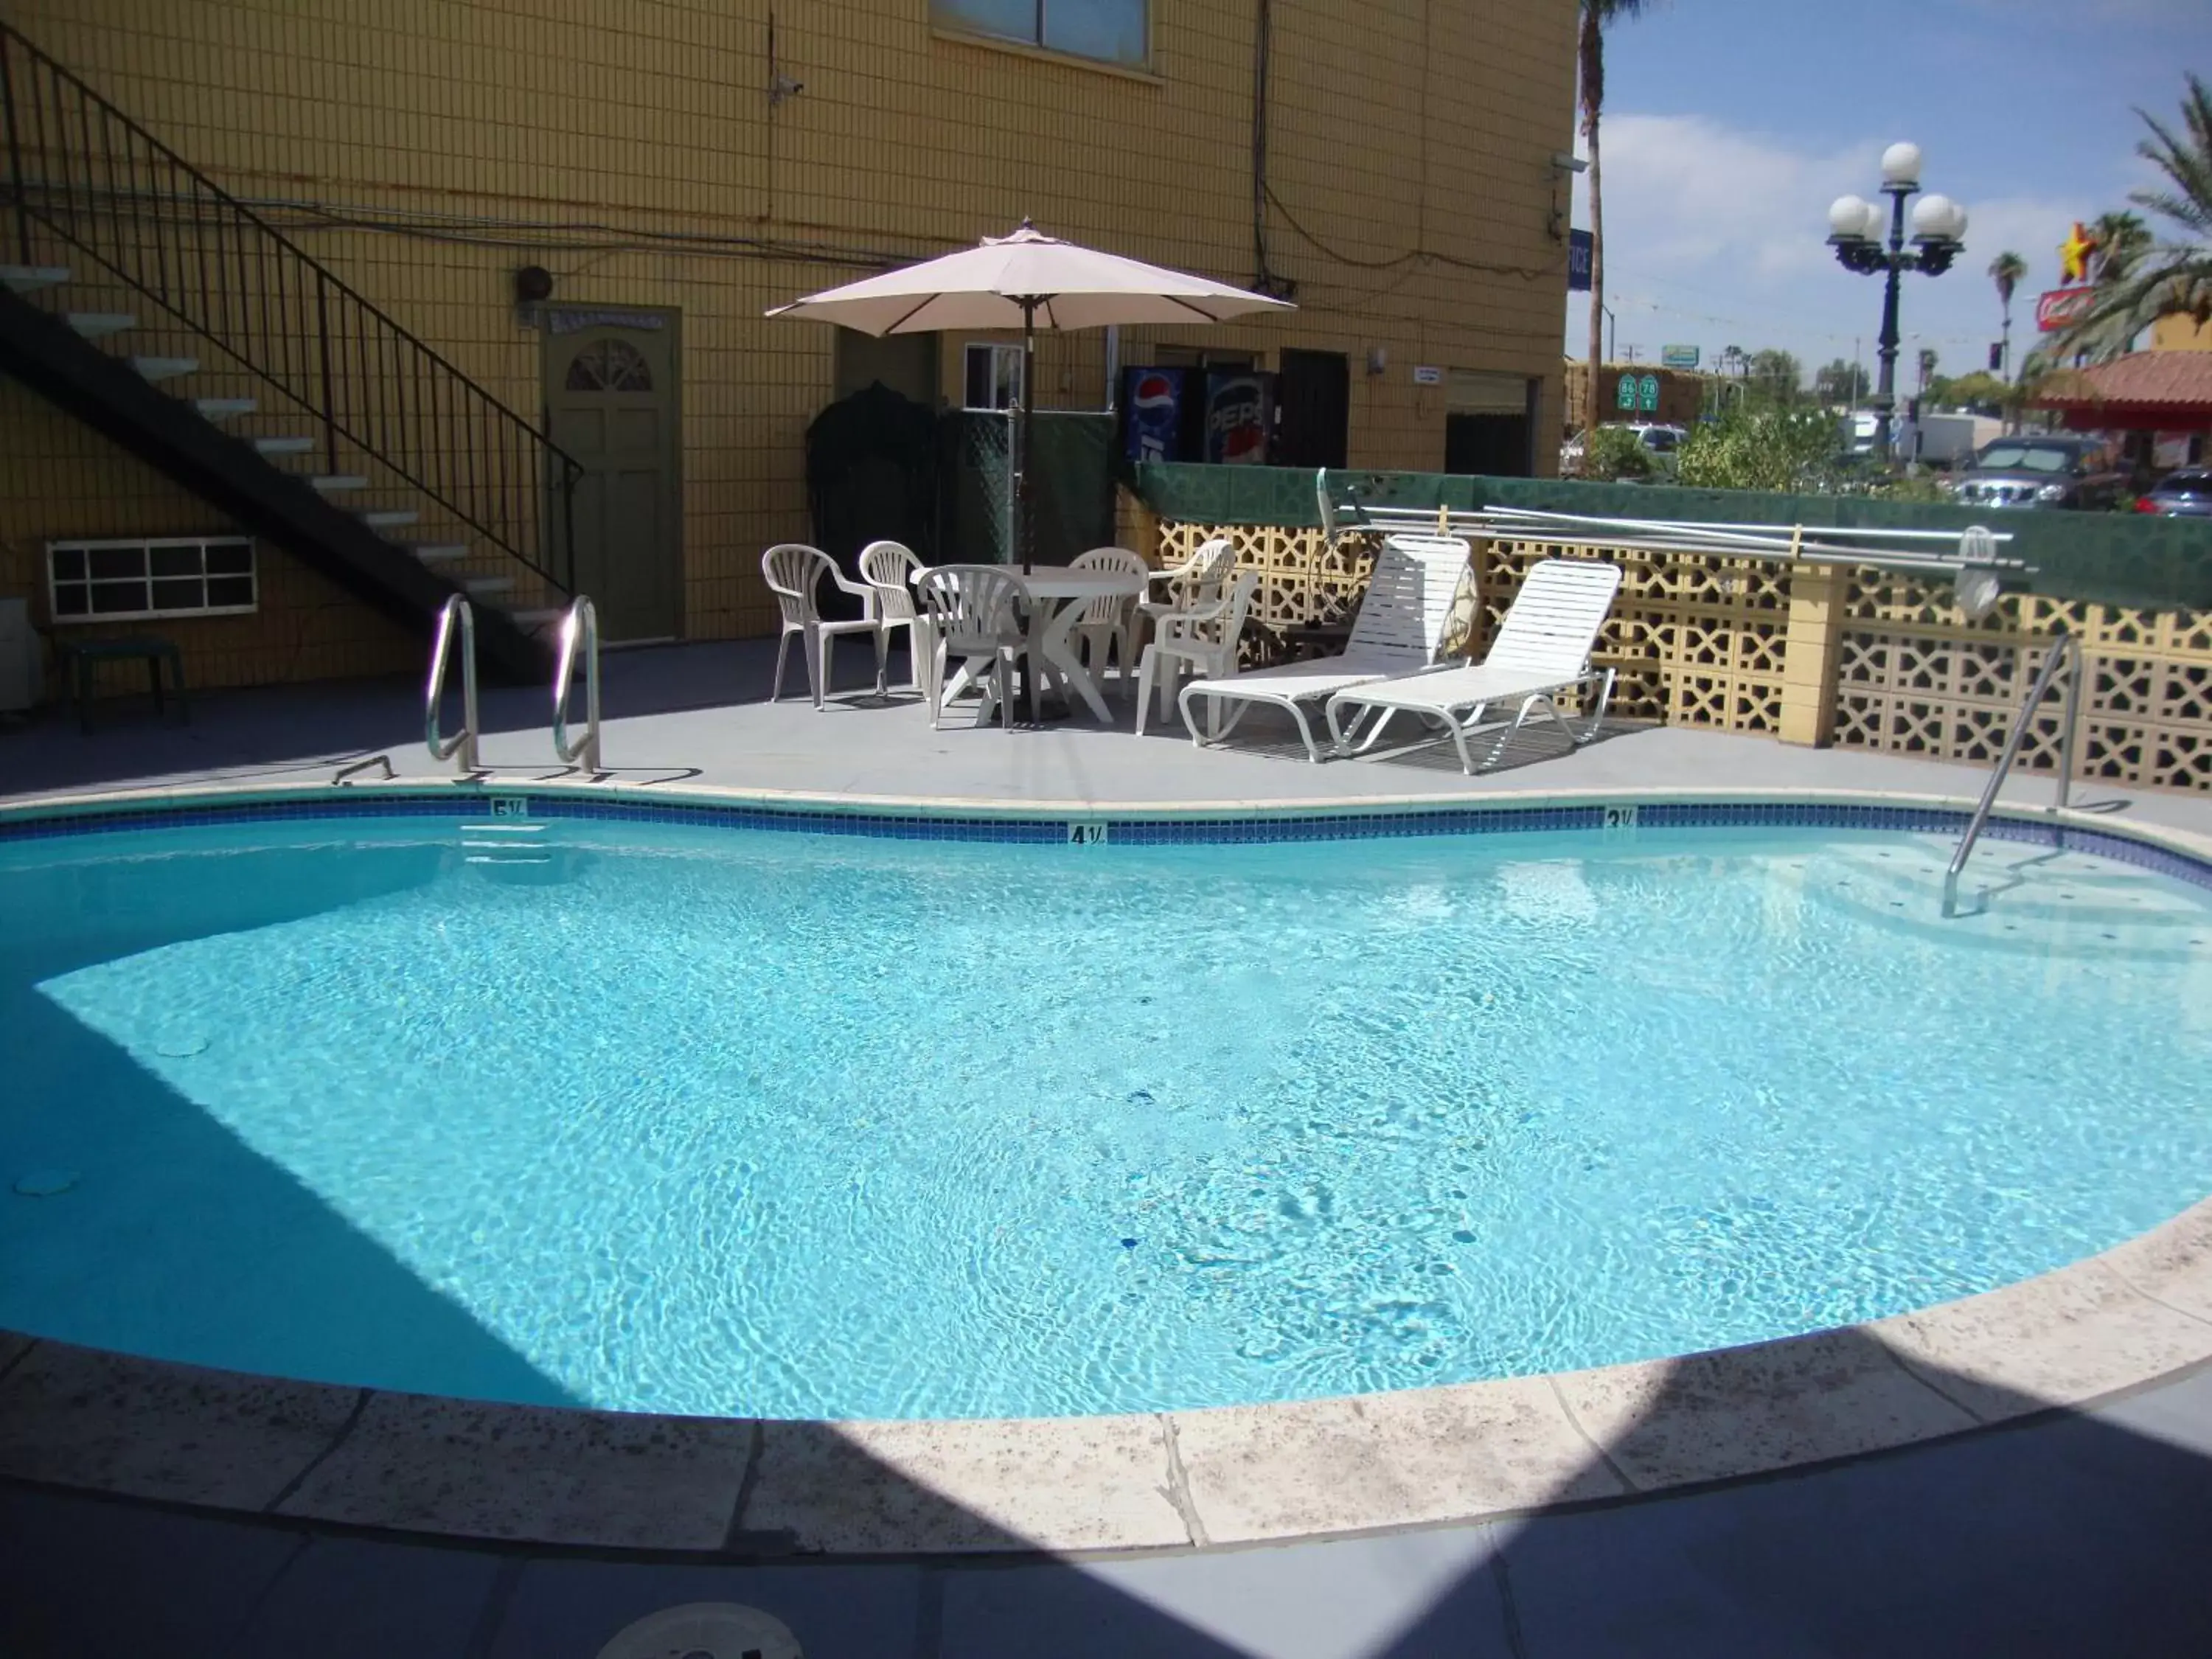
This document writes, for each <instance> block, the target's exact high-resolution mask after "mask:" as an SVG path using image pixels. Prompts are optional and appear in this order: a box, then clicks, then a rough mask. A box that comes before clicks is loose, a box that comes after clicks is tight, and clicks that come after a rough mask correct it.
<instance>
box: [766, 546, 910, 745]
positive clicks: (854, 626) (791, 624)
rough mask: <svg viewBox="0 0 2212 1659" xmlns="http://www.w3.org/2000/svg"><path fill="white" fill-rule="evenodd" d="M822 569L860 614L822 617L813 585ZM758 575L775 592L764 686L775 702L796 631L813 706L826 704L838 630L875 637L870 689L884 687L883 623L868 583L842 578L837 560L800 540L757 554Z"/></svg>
mask: <svg viewBox="0 0 2212 1659" xmlns="http://www.w3.org/2000/svg"><path fill="white" fill-rule="evenodd" d="M825 573H826V574H828V576H829V580H831V581H833V582H835V583H836V585H837V586H839V587H840V588H842V589H843V590H844V591H845V592H848V593H850V594H853V595H854V596H855V597H856V598H857V599H859V600H860V607H861V610H860V616H858V617H854V618H852V619H851V620H849V621H843V622H825V621H824V620H823V617H822V612H821V611H820V609H819V607H817V605H816V604H815V599H814V593H815V590H816V589H817V588H818V587H819V586H821V585H822V578H823V574H825ZM761 575H762V577H763V579H765V580H766V581H767V583H768V591H769V592H771V593H773V594H775V604H776V609H777V610H778V611H781V613H782V617H783V632H782V633H781V635H778V637H777V639H776V642H775V684H774V686H773V687H772V688H771V689H770V690H769V694H768V696H769V702H776V701H777V700H778V699H780V698H781V696H783V669H784V664H785V662H786V660H787V659H788V657H789V654H790V651H791V641H792V637H793V635H797V636H798V637H799V639H800V640H801V641H803V642H804V649H805V653H806V683H807V684H808V685H809V686H810V687H811V688H812V690H813V692H814V707H815V708H816V709H817V711H818V710H820V709H823V708H827V707H828V706H829V705H828V702H827V701H826V699H827V697H828V696H829V665H830V652H831V649H832V647H834V646H835V644H836V639H837V636H838V635H841V634H868V635H873V636H874V638H875V641H876V690H877V691H878V694H880V693H881V692H882V691H883V690H884V678H885V675H884V671H885V667H886V662H885V653H884V629H883V624H882V623H880V622H878V621H877V620H876V594H875V590H874V589H873V588H872V587H866V586H862V585H861V584H860V583H858V582H849V581H847V580H845V573H844V572H843V571H842V570H840V569H838V568H837V562H836V560H835V559H833V558H831V557H830V556H829V555H828V554H827V553H824V552H823V550H821V549H820V548H818V547H808V546H806V545H805V544H804V543H800V542H779V543H777V544H775V546H774V547H771V548H770V549H769V550H768V551H767V552H765V553H763V554H762V555H761Z"/></svg>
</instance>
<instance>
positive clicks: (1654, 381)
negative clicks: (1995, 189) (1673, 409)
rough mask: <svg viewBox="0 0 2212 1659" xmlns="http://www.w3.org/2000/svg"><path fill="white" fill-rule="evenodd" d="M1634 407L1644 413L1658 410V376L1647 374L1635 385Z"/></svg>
mask: <svg viewBox="0 0 2212 1659" xmlns="http://www.w3.org/2000/svg"><path fill="white" fill-rule="evenodd" d="M1636 407H1637V408H1638V409H1639V410H1642V411H1643V412H1644V414H1646V415H1656V414H1657V413H1658V412H1659V377H1658V376H1657V375H1656V374H1647V375H1645V376H1644V378H1643V380H1641V381H1639V382H1638V384H1637V387H1636Z"/></svg>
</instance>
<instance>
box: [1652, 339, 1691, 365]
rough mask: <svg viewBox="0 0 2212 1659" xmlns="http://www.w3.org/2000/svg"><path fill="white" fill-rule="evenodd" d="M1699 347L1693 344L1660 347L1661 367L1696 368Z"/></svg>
mask: <svg viewBox="0 0 2212 1659" xmlns="http://www.w3.org/2000/svg"><path fill="white" fill-rule="evenodd" d="M1697 366H1698V349H1697V347H1695V346H1693V345H1671V346H1661V347H1660V348H1659V367H1660V368H1696V367H1697Z"/></svg>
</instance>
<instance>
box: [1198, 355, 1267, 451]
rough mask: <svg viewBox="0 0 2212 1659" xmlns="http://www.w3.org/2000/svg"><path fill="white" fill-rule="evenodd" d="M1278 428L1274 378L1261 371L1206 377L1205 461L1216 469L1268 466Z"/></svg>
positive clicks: (1219, 372)
mask: <svg viewBox="0 0 2212 1659" xmlns="http://www.w3.org/2000/svg"><path fill="white" fill-rule="evenodd" d="M1274 424H1275V377H1274V376H1273V374H1267V373H1264V372H1263V371H1261V370H1258V369H1249V368H1234V369H1231V368H1217V369H1210V370H1208V371H1207V373H1206V426H1205V447H1204V450H1203V452H1202V459H1205V460H1206V461H1209V462H1211V463H1212V464H1213V465H1217V466H1265V465H1267V435H1268V434H1269V433H1270V432H1272V431H1273V429H1274Z"/></svg>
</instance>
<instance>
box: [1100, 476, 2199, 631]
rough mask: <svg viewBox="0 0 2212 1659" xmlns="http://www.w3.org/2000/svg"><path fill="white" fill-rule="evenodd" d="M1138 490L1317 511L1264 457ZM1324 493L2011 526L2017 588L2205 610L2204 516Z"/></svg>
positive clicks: (1723, 518) (1646, 493) (1820, 500)
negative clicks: (2022, 570)
mask: <svg viewBox="0 0 2212 1659" xmlns="http://www.w3.org/2000/svg"><path fill="white" fill-rule="evenodd" d="M1134 488H1135V491H1136V494H1137V495H1138V497H1139V499H1140V500H1141V501H1143V502H1144V503H1145V505H1146V507H1150V508H1151V509H1152V511H1153V512H1154V513H1158V514H1159V515H1160V517H1162V518H1164V519H1169V520H1174V521H1176V522H1177V523H1182V524H1209V525H1211V524H1223V525H1228V524H1258V525H1283V526H1308V525H1316V524H1318V523H1320V522H1321V514H1320V511H1319V508H1318V506H1317V504H1316V501H1315V495H1314V475H1313V474H1312V473H1311V472H1310V471H1304V470H1302V469H1292V468H1288V467H1273V466H1199V465H1190V464H1188V463H1183V462H1171V463H1146V465H1141V466H1139V467H1138V468H1136V469H1135V477H1134ZM1329 488H1330V495H1331V498H1332V499H1333V500H1335V501H1344V500H1346V499H1347V496H1348V495H1350V494H1352V493H1354V492H1356V493H1357V495H1358V499H1360V500H1362V501H1368V502H1370V503H1374V504H1377V505H1383V506H1390V507H1458V508H1463V509H1472V508H1475V507H1529V508H1533V509H1535V510H1537V511H1540V512H1547V513H1590V514H1593V515H1595V516H1598V517H1602V518H1624V519H1677V520H1692V521H1704V522H1709V523H1725V524H1796V525H1803V526H1805V527H1806V528H1807V529H1808V530H1812V529H1817V528H1820V527H1821V526H1834V527H1837V528H1839V529H1841V528H1850V527H1860V526H1863V527H1867V528H1884V529H1898V530H1948V531H1961V530H1964V529H1966V527H1967V526H1969V525H1975V524H1986V525H1988V526H1990V527H1991V528H1992V529H1996V530H2002V531H2007V532H2010V533H2011V535H2012V537H2013V540H2012V541H2011V542H2010V543H2009V544H2008V545H2007V546H2006V548H2005V551H2006V552H2007V553H2008V554H2009V555H2011V556H2015V557H2017V558H2021V559H2024V560H2026V561H2027V562H2028V563H2029V564H2030V565H2032V566H2033V567H2034V574H2033V575H2031V576H2029V577H2027V579H2026V586H2027V587H2028V588H2029V589H2030V590H2031V591H2032V592H2037V593H2041V594H2045V595H2048V596H2050V597H2051V598H2053V599H2086V600H2089V601H2092V602H2093V603H2098V604H2104V605H2148V606H2154V607H2159V608H2164V609H2183V610H2191V611H2202V610H2212V520H2188V519H2167V518H2154V517H2152V516H2150V515H2148V514H2140V515H2138V514H2130V513H2059V512H2035V511H2021V510H2015V511H2011V512H2002V511H2000V512H1995V513H1992V512H1989V511H1986V510H1982V509H1974V508H1968V507H1936V506H1925V505H1921V504H1917V503H1911V502H1903V501H1873V500H1869V499H1867V498H1865V497H1862V496H1852V495H1771V494H1766V493H1764V492H1754V491H1750V490H1735V489H1678V488H1674V487H1672V486H1665V485H1657V484H1617V483H1587V482H1584V481H1582V480H1580V479H1571V478H1490V477H1469V476H1467V475H1463V474H1455V473H1443V472H1358V471H1346V472H1332V473H1331V474H1330V475H1329Z"/></svg>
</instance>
